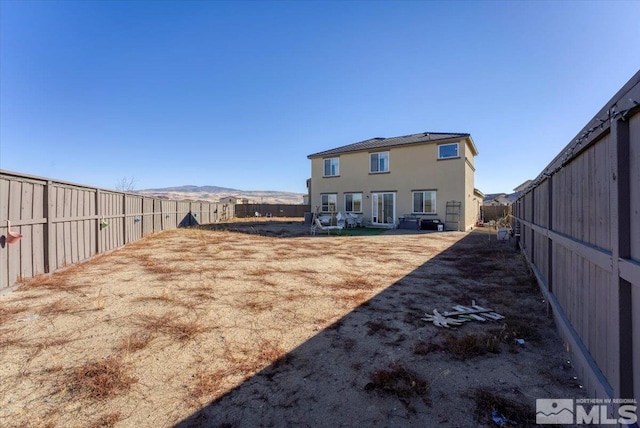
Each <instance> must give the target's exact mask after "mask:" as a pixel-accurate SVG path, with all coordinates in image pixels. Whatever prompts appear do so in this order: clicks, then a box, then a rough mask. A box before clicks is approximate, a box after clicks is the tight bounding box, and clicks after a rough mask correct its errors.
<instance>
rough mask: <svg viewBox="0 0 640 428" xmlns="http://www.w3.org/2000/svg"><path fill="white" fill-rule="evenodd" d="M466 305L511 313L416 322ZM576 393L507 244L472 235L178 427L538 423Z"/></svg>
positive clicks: (539, 304)
mask: <svg viewBox="0 0 640 428" xmlns="http://www.w3.org/2000/svg"><path fill="white" fill-rule="evenodd" d="M494 233H495V231H494ZM425 239H429V236H428V235H426V236H425ZM472 300H475V301H476V302H477V303H478V304H479V305H482V306H486V307H491V308H492V309H494V310H495V311H497V312H499V313H501V314H503V315H505V316H506V318H505V319H504V320H503V321H500V322H497V321H496V322H486V323H480V322H468V323H466V324H464V325H462V326H460V327H458V328H457V329H453V330H446V329H443V328H439V327H436V326H434V325H432V324H429V323H427V322H426V321H424V320H422V318H423V317H424V314H425V313H426V312H432V311H433V309H438V310H439V311H441V312H442V311H446V310H451V306H452V305H455V304H464V305H470V304H471V301H472ZM516 339H522V340H524V345H520V344H518V342H517V341H516ZM563 362H564V364H563ZM578 386H579V385H578V381H577V380H576V379H575V373H573V370H572V368H571V367H570V366H569V365H568V364H566V357H565V354H564V351H563V348H562V344H561V342H560V340H559V338H558V336H557V334H556V333H555V330H554V328H553V323H552V321H550V318H549V317H548V315H547V306H546V304H545V303H544V302H543V301H542V299H541V296H540V293H539V290H538V289H537V285H536V283H535V280H534V279H533V278H532V276H531V273H530V272H529V270H528V269H527V267H526V265H525V264H524V261H523V259H522V257H521V256H520V254H519V253H518V252H516V250H515V246H514V244H513V242H512V241H510V242H497V241H496V239H495V234H493V233H487V232H474V233H471V234H469V235H467V236H466V237H464V238H463V239H461V240H460V241H458V242H457V243H456V244H455V245H453V246H452V247H450V248H449V249H447V250H446V251H444V252H442V253H440V254H439V255H437V256H436V257H434V258H432V259H431V260H429V261H428V262H426V263H425V264H423V265H422V266H420V267H419V268H418V269H416V270H414V271H413V272H411V273H409V274H408V275H406V276H405V277H404V278H402V279H401V280H399V281H398V282H396V283H394V284H392V285H391V286H389V287H388V288H387V289H385V290H384V291H383V292H381V293H379V294H377V295H376V296H375V297H374V298H372V299H371V300H369V301H368V302H366V303H364V304H362V305H360V306H359V307H357V308H355V309H354V310H353V311H351V312H350V313H348V314H347V315H345V316H344V317H343V318H341V319H340V320H338V321H337V322H335V323H334V324H332V325H331V326H329V327H328V328H326V329H325V330H323V331H320V332H318V333H317V334H316V335H315V336H314V337H312V338H311V339H310V340H308V341H306V342H305V343H303V344H301V345H300V346H298V347H297V348H295V349H293V350H292V351H291V352H289V353H288V354H287V355H285V356H284V357H282V358H281V359H279V360H278V361H276V362H274V363H273V364H271V365H270V366H268V367H266V368H265V369H263V370H262V371H260V372H258V373H257V374H255V375H254V376H252V377H249V378H247V379H246V380H245V381H244V382H243V383H242V384H240V385H239V386H237V387H236V388H234V389H232V390H230V391H228V392H226V393H225V394H224V395H222V396H221V397H220V398H218V399H216V400H215V401H213V402H211V403H210V404H208V405H207V406H205V407H203V408H201V409H200V410H199V411H197V412H195V413H194V414H192V415H191V416H190V417H188V418H186V419H185V420H183V421H181V422H180V423H178V424H177V425H176V426H177V427H181V428H182V427H200V426H202V427H257V426H265V427H266V426H273V427H283V426H300V427H340V426H345V427H346V426H354V427H362V426H367V427H378V426H385V427H386V426H403V427H410V426H416V427H431V426H451V427H468V426H497V425H496V424H495V422H493V421H492V413H493V416H495V415H496V414H497V415H498V416H502V417H504V418H506V421H507V422H505V423H506V424H507V425H508V424H509V422H515V423H517V424H518V426H520V427H522V426H534V425H535V411H534V405H535V399H536V398H544V397H567V398H568V397H576V396H578V395H579V393H580V392H579V389H578ZM494 412H497V413H494Z"/></svg>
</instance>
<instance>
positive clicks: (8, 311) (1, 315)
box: [0, 306, 30, 324]
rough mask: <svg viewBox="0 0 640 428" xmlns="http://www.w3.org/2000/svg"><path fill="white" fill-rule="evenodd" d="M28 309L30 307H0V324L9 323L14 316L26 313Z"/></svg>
mask: <svg viewBox="0 0 640 428" xmlns="http://www.w3.org/2000/svg"><path fill="white" fill-rule="evenodd" d="M29 309H30V307H28V306H27V307H25V306H16V307H13V308H8V307H5V306H0V324H4V323H6V322H7V321H9V320H10V319H11V318H13V317H14V315H17V314H20V313H22V312H26V311H28V310H29Z"/></svg>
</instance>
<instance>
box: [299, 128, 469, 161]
mask: <svg viewBox="0 0 640 428" xmlns="http://www.w3.org/2000/svg"><path fill="white" fill-rule="evenodd" d="M461 138H467V139H468V140H469V142H470V143H471V147H472V150H473V154H474V156H475V155H477V154H478V150H477V149H476V145H475V144H474V143H473V140H472V139H471V135H470V134H465V133H444V132H423V133H420V134H411V135H403V136H401V137H389V138H382V137H377V138H371V139H369V140H364V141H360V142H358V143H353V144H348V145H346V146H342V147H337V148H335V149H331V150H325V151H324V152H318V153H314V154H312V155H309V156H307V158H309V159H311V158H315V157H321V156H329V155H339V154H342V153H352V152H360V151H368V150H375V149H383V148H388V147H399V146H408V145H414V144H425V143H443V142H446V141H450V140H459V139H461Z"/></svg>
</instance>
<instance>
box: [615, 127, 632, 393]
mask: <svg viewBox="0 0 640 428" xmlns="http://www.w3.org/2000/svg"><path fill="white" fill-rule="evenodd" d="M611 131H612V132H611V133H612V141H611V147H612V153H611V160H612V162H611V166H612V169H613V171H612V174H613V176H612V179H613V180H614V183H612V186H611V212H612V222H611V241H612V242H611V244H612V253H613V271H612V281H611V285H612V286H614V287H617V291H618V295H617V299H618V339H619V359H618V361H617V369H618V377H619V385H620V386H619V388H620V389H619V390H618V391H617V392H618V394H619V397H620V398H633V379H634V369H637V367H634V364H633V334H632V333H633V307H632V301H633V300H632V297H633V295H632V289H631V283H630V282H629V281H626V280H625V279H623V278H621V277H620V269H619V263H620V259H621V258H629V257H631V183H630V177H631V172H630V160H629V159H630V147H629V146H630V135H629V122H628V121H623V120H616V121H614V122H613V123H612V124H611Z"/></svg>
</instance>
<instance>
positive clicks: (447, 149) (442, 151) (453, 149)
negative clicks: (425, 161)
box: [438, 143, 460, 159]
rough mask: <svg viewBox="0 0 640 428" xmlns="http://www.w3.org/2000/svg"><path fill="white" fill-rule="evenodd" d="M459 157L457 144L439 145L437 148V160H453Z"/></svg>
mask: <svg viewBox="0 0 640 428" xmlns="http://www.w3.org/2000/svg"><path fill="white" fill-rule="evenodd" d="M458 157H460V154H458V143H453V144H441V145H439V146H438V159H453V158H458Z"/></svg>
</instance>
